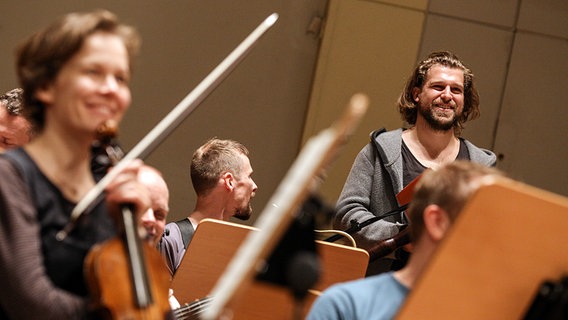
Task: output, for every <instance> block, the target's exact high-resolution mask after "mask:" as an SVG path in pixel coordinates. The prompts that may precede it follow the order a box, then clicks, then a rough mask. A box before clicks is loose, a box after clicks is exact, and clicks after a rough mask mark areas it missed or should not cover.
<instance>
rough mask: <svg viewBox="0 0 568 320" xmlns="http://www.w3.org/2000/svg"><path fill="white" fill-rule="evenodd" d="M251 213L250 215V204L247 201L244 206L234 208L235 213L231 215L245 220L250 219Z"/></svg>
mask: <svg viewBox="0 0 568 320" xmlns="http://www.w3.org/2000/svg"><path fill="white" fill-rule="evenodd" d="M251 215H252V205H251V204H250V202H249V203H248V205H247V207H246V208H240V209H237V210H235V214H234V215H233V217H235V218H237V219H239V220H243V221H246V220H248V219H250V216H251Z"/></svg>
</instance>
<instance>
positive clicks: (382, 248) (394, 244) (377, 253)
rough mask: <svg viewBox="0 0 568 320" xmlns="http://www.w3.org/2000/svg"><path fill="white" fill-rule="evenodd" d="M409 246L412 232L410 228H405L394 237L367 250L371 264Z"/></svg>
mask: <svg viewBox="0 0 568 320" xmlns="http://www.w3.org/2000/svg"><path fill="white" fill-rule="evenodd" d="M408 244H410V231H409V228H408V227H405V228H404V229H402V230H401V231H400V232H399V233H397V234H396V235H394V237H392V238H388V239H384V240H381V241H379V242H377V244H375V245H374V246H373V247H371V248H369V249H368V250H367V252H369V262H371V261H375V260H377V259H380V258H383V257H385V256H387V255H389V254H391V253H393V252H395V251H396V250H397V249H399V248H402V247H403V246H406V245H408Z"/></svg>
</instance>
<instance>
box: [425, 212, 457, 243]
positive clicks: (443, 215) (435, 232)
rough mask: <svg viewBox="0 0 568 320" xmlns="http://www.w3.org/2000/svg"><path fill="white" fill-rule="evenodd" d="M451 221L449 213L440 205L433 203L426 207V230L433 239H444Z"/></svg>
mask: <svg viewBox="0 0 568 320" xmlns="http://www.w3.org/2000/svg"><path fill="white" fill-rule="evenodd" d="M450 223H451V222H450V217H449V215H448V213H447V212H446V210H444V209H442V208H440V207H439V206H438V205H435V204H431V205H428V206H427V207H426V208H425V209H424V227H425V232H426V233H427V234H428V235H429V236H430V238H431V239H432V240H434V241H440V240H442V239H443V238H444V236H445V234H446V231H447V230H448V229H449V227H450Z"/></svg>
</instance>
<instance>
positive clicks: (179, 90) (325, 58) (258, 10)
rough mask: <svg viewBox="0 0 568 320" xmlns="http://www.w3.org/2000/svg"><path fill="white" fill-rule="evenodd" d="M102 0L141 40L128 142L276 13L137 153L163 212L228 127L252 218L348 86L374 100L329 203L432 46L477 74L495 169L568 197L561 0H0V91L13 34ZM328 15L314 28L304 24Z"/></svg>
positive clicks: (473, 133)
mask: <svg viewBox="0 0 568 320" xmlns="http://www.w3.org/2000/svg"><path fill="white" fill-rule="evenodd" d="M521 3H522V5H520V4H521ZM326 5H327V6H328V7H326ZM99 7H103V8H108V9H110V10H112V11H115V12H116V13H117V14H118V15H119V16H120V17H121V19H122V20H123V21H126V22H128V23H131V24H134V25H136V26H138V28H139V30H140V32H141V34H142V36H143V40H144V43H143V47H142V52H141V55H140V57H139V59H138V60H137V61H136V70H135V74H134V80H133V84H132V90H133V97H134V101H133V106H132V108H131V110H130V111H129V112H128V114H127V116H126V118H125V121H124V123H123V125H122V127H121V140H122V142H123V144H124V146H125V147H126V149H128V148H130V147H132V146H133V145H134V143H136V142H137V141H139V140H140V139H141V138H142V137H143V136H144V135H145V134H146V133H147V132H148V131H149V130H150V129H151V128H152V127H153V126H154V125H155V124H156V123H157V122H158V121H159V120H160V119H162V117H163V116H165V115H166V114H167V113H168V112H169V111H170V110H171V109H172V108H173V107H174V106H175V105H176V104H177V103H178V102H179V101H181V99H182V98H183V97H184V96H185V95H186V94H187V93H188V92H189V91H191V90H192V89H193V88H194V87H195V86H196V85H197V84H198V83H199V82H200V81H201V80H202V79H203V78H204V77H205V76H206V75H207V74H208V73H209V72H210V71H211V70H212V69H213V68H214V67H215V66H216V65H217V64H218V63H219V62H220V61H221V60H222V59H223V58H224V57H225V56H226V55H227V54H228V53H229V52H230V51H231V50H232V49H233V48H234V47H235V46H236V45H237V44H238V43H239V42H240V41H241V40H242V39H243V38H244V37H245V36H246V35H247V34H248V33H249V32H250V31H251V30H252V29H253V28H254V27H256V25H257V24H258V23H260V21H262V20H263V19H264V18H265V17H266V16H268V15H269V14H270V13H272V12H278V13H279V14H280V19H279V21H278V22H277V23H276V25H275V27H274V28H273V29H272V30H270V31H269V32H268V34H267V35H266V36H265V37H264V38H263V39H262V40H261V41H260V43H259V44H258V45H257V46H256V47H255V49H254V50H253V51H252V52H251V54H250V55H249V56H248V57H247V58H246V59H245V60H244V61H243V62H242V63H241V65H239V67H238V68H237V69H236V70H235V71H234V72H233V73H232V74H231V75H230V76H229V77H228V79H227V80H226V81H225V82H223V83H222V84H221V85H220V86H219V88H218V89H217V90H216V91H214V92H213V93H212V94H211V95H210V96H209V97H208V98H207V99H206V100H205V101H204V103H203V104H202V105H201V106H200V107H199V108H198V109H197V110H196V111H195V112H194V114H192V115H191V116H190V117H189V118H188V119H187V120H185V121H184V122H183V123H182V124H181V125H180V127H179V128H178V129H177V130H176V131H174V133H173V134H172V135H171V136H170V137H169V138H168V139H167V140H166V142H164V143H163V144H162V145H161V146H160V147H159V148H158V149H157V150H155V151H154V153H153V154H152V155H151V156H150V157H149V158H148V159H147V161H148V162H149V163H150V164H152V165H154V166H156V167H158V169H160V170H162V172H163V173H164V175H165V176H166V179H167V181H168V183H169V185H170V189H171V191H172V203H171V207H172V214H171V216H170V220H173V219H178V218H181V217H183V216H185V215H186V214H187V213H188V212H189V211H190V210H191V208H192V206H193V203H194V199H195V196H194V194H193V191H192V189H191V185H190V182H189V178H188V163H189V159H190V157H191V154H192V152H193V150H194V149H195V148H196V147H197V146H199V145H200V144H201V143H202V142H203V141H205V140H206V139H207V138H209V137H212V136H219V137H222V138H233V139H237V140H239V141H241V142H243V143H245V144H246V145H247V146H248V147H249V148H250V149H251V152H252V155H251V160H252V164H253V167H254V169H255V175H254V178H255V180H256V181H257V183H258V185H259V187H260V189H259V192H258V195H257V198H256V199H255V201H254V204H255V208H256V215H258V214H259V213H260V212H261V211H262V209H263V208H264V206H265V205H266V204H267V202H268V199H269V198H270V196H271V195H272V193H273V192H274V190H275V189H276V187H277V185H278V184H279V183H280V181H281V179H282V177H283V176H284V175H285V174H286V172H287V170H288V168H289V167H290V165H291V163H292V162H293V161H294V159H295V157H296V155H297V153H298V151H299V149H300V148H301V146H302V145H303V141H305V139H306V138H307V137H309V136H311V135H313V134H315V133H316V132H318V131H319V130H321V129H322V128H324V127H327V126H329V125H330V124H331V122H333V121H334V119H335V118H336V117H337V116H338V114H339V112H340V111H341V110H342V108H343V107H344V106H345V104H346V103H347V100H348V99H349V97H350V96H351V95H352V94H353V93H355V92H365V93H367V94H368V95H369V96H370V97H371V110H370V112H369V114H368V116H367V118H366V119H365V120H364V122H363V124H362V125H361V127H360V128H359V129H358V130H357V132H356V135H355V136H354V137H353V138H352V140H351V142H350V143H349V145H348V146H347V147H346V148H345V150H344V152H343V153H342V154H341V156H340V158H339V159H338V160H337V162H336V163H335V165H334V166H333V167H332V169H331V170H330V172H329V177H328V180H327V181H326V182H325V183H324V184H323V186H322V194H323V195H324V197H325V198H326V199H327V200H328V201H330V202H333V201H335V198H336V197H337V195H338V193H339V191H340V189H341V187H342V186H343V181H344V180H345V177H346V175H347V172H348V170H349V168H350V166H351V163H352V161H353V159H354V157H355V154H356V153H357V151H358V150H359V149H360V148H361V147H362V146H363V145H364V144H365V143H367V141H368V134H369V132H370V131H371V130H374V129H377V128H380V127H387V128H396V127H398V126H400V125H401V122H400V119H399V117H398V115H397V113H396V110H395V109H394V101H395V99H396V97H397V94H398V92H399V90H400V88H401V87H402V84H403V82H404V81H405V79H406V77H407V76H408V74H409V73H410V71H411V70H412V68H413V66H414V64H415V62H416V61H417V59H419V58H420V57H422V56H423V55H425V54H426V53H427V52H428V51H430V50H434V49H442V48H444V49H451V50H454V51H455V52H456V53H458V54H459V55H460V56H461V57H462V58H463V59H464V60H465V61H466V62H467V63H468V64H470V65H471V67H472V69H473V70H474V72H475V73H476V75H477V77H478V84H479V89H480V92H481V97H482V117H481V119H479V120H476V121H475V122H473V123H471V125H470V126H468V127H467V128H466V131H465V136H466V137H468V138H470V139H471V140H473V141H474V142H475V143H477V144H478V145H481V146H484V147H487V148H492V149H494V150H495V151H496V152H497V153H499V154H502V155H503V160H502V161H500V163H499V166H500V167H501V168H503V169H505V170H507V171H509V172H510V173H511V174H513V175H514V176H515V177H518V178H520V179H523V180H525V181H526V182H528V183H530V184H534V185H536V186H539V187H542V188H545V189H548V190H551V191H554V192H557V193H561V194H565V195H566V194H568V185H567V184H566V183H564V180H565V179H566V178H567V177H568V172H567V170H568V169H567V166H566V165H564V163H565V162H566V159H567V158H568V155H567V152H568V151H567V149H566V148H565V147H564V146H565V140H566V138H565V137H566V136H567V135H568V132H567V130H568V129H567V126H566V125H565V122H566V121H565V120H564V119H565V118H566V112H567V111H566V110H567V109H568V108H566V102H565V99H563V96H564V95H563V94H564V92H565V91H566V90H565V83H566V82H567V81H566V80H568V79H567V77H568V76H567V75H568V62H566V59H565V57H566V56H568V46H567V43H568V42H567V41H566V40H567V38H568V25H567V24H568V19H566V16H568V2H566V1H565V0H545V1H538V0H523V1H522V2H521V1H520V0H500V1H490V0H483V1H482V0H469V1H456V0H446V1H442V0H431V1H426V0H414V1H412V0H407V1H397V0H392V1H378V0H377V1H370V0H367V1H364V0H331V1H330V2H329V4H328V3H327V1H326V0H318V1H316V0H311V1H304V0H270V1H267V0H249V1H244V2H243V1H230V0H208V1H150V0H140V1H139V0H121V1H111V0H96V1H89V2H87V1H74V0H56V1H19V0H3V1H1V2H0V12H2V20H1V21H0V39H2V41H1V42H0V68H1V70H2V77H0V91H5V90H8V89H10V88H12V87H13V86H15V85H16V81H15V76H14V67H13V64H14V56H13V53H14V48H15V46H16V44H17V43H18V42H19V41H20V39H22V38H23V37H24V36H26V35H29V34H30V33H31V32H32V31H34V30H36V29H37V28H39V27H41V26H44V25H45V24H47V23H48V22H49V21H51V20H53V19H54V18H55V17H56V16H59V15H61V14H63V13H65V12H69V11H77V10H87V9H93V8H99ZM324 16H327V17H326V19H325V21H326V29H325V32H324V34H323V36H322V38H321V39H320V38H318V36H317V35H314V34H313V33H311V32H308V31H307V28H308V26H309V25H310V22H311V21H312V18H313V17H324ZM320 44H321V46H320ZM318 50H319V59H318ZM316 60H317V65H316ZM316 69H317V71H316V72H315V75H314V70H316ZM314 77H315V78H316V81H315V82H313V81H312V80H313V78H314ZM308 105H309V106H310V108H309V111H308ZM256 215H255V217H256ZM251 222H252V221H249V223H251Z"/></svg>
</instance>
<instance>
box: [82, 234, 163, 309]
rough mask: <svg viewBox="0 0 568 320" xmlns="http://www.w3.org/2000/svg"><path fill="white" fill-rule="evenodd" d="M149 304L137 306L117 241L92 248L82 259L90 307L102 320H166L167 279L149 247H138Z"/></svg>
mask: <svg viewBox="0 0 568 320" xmlns="http://www.w3.org/2000/svg"><path fill="white" fill-rule="evenodd" d="M141 246H142V250H143V255H144V260H145V261H144V262H145V264H146V268H147V270H148V272H147V277H148V282H149V288H150V295H149V296H150V297H151V301H149V302H150V303H149V304H148V305H145V306H140V305H138V304H139V303H138V302H137V299H136V296H135V293H134V292H135V289H134V286H133V282H132V281H131V274H130V273H131V272H130V266H129V263H130V262H129V259H128V252H127V250H126V248H125V244H124V241H123V240H122V239H120V237H116V238H113V239H110V240H109V241H107V242H104V243H101V244H98V245H96V246H94V247H93V248H92V249H91V250H90V251H89V254H88V255H87V257H86V259H85V275H86V279H87V285H88V286H89V290H90V292H91V295H92V297H93V304H94V305H93V307H94V308H95V309H96V310H98V311H99V313H100V315H101V318H103V319H121V320H126V319H133V320H134V319H168V318H171V317H172V315H171V308H170V305H169V301H168V290H169V284H170V276H169V272H168V270H167V267H166V265H165V263H164V261H163V258H162V257H161V255H160V253H159V252H158V251H157V250H156V249H155V248H153V247H152V246H150V245H149V244H147V243H145V242H142V243H141Z"/></svg>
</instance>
